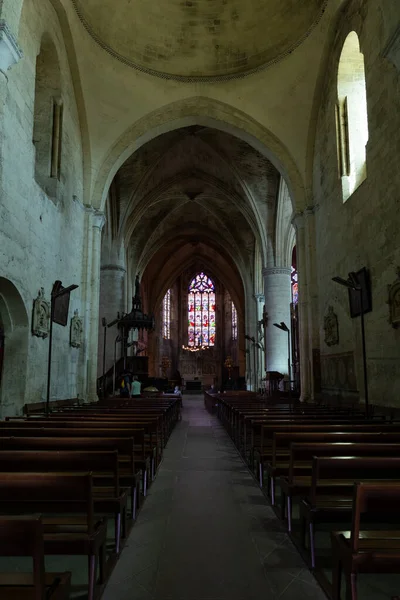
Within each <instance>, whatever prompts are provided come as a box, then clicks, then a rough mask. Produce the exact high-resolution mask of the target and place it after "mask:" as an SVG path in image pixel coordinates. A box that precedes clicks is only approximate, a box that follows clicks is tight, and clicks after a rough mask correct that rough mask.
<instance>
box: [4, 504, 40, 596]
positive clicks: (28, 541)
mask: <svg viewBox="0 0 400 600" xmlns="http://www.w3.org/2000/svg"><path fill="white" fill-rule="evenodd" d="M0 556H30V557H32V559H33V588H34V598H35V600H45V589H46V588H45V565H44V543H43V525H42V520H41V517H40V516H39V515H36V516H35V515H32V516H24V515H21V516H8V517H6V516H0Z"/></svg>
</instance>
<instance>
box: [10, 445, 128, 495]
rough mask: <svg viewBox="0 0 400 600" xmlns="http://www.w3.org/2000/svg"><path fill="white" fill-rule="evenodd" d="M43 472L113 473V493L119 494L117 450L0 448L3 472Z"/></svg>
mask: <svg viewBox="0 0 400 600" xmlns="http://www.w3.org/2000/svg"><path fill="white" fill-rule="evenodd" d="M18 470H19V471H22V472H25V473H34V472H36V473H41V472H60V473H63V472H68V471H69V472H71V471H76V472H77V473H78V472H81V471H83V472H89V471H92V472H94V473H95V472H110V473H112V478H113V486H114V494H115V496H118V495H119V466H118V452H117V450H111V451H109V452H103V451H89V452H84V451H79V450H76V451H64V450H61V451H58V450H57V451H51V450H4V451H0V473H15V472H16V471H18Z"/></svg>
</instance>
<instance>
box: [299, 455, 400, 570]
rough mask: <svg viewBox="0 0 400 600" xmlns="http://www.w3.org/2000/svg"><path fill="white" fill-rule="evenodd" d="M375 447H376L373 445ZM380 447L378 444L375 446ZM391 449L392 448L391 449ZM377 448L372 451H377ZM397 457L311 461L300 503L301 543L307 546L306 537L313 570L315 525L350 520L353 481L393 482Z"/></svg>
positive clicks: (396, 472)
mask: <svg viewBox="0 0 400 600" xmlns="http://www.w3.org/2000/svg"><path fill="white" fill-rule="evenodd" d="M374 446H376V445H375V444H374ZM378 446H379V444H378ZM391 447H392V448H393V446H391ZM377 450H378V448H375V451H377ZM394 454H397V457H393V456H391V452H390V447H389V448H388V456H383V457H382V456H379V455H377V456H375V452H374V454H371V455H370V456H366V457H347V456H346V457H343V456H341V457H315V458H314V459H313V465H312V474H311V486H310V489H309V492H308V494H307V497H306V498H304V499H303V500H302V502H301V503H300V523H301V540H302V544H303V547H304V548H305V547H306V543H305V542H306V533H307V532H308V535H309V547H310V562H311V567H312V568H315V529H316V525H317V524H318V523H330V522H334V521H347V520H349V521H350V520H351V513H352V497H353V484H354V481H358V480H360V479H362V480H371V479H388V480H391V479H396V478H397V477H398V470H399V468H400V455H399V452H398V448H397V449H396V450H394Z"/></svg>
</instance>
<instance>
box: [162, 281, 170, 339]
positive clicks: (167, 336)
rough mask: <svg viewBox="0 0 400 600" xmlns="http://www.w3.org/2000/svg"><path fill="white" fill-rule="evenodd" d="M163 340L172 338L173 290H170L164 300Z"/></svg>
mask: <svg viewBox="0 0 400 600" xmlns="http://www.w3.org/2000/svg"><path fill="white" fill-rule="evenodd" d="M163 338H164V339H165V340H169V339H170V338H171V290H168V292H167V293H166V294H165V296H164V300H163Z"/></svg>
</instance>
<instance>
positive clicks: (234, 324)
mask: <svg viewBox="0 0 400 600" xmlns="http://www.w3.org/2000/svg"><path fill="white" fill-rule="evenodd" d="M237 337H238V319H237V310H236V306H235V305H234V304H233V302H232V340H233V341H236V340H237Z"/></svg>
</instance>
